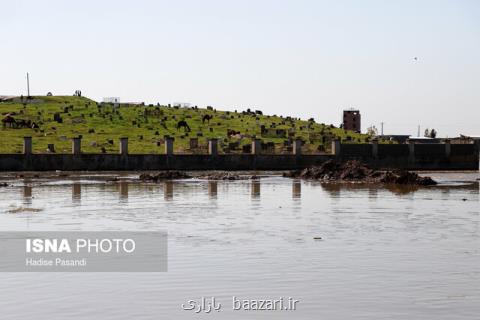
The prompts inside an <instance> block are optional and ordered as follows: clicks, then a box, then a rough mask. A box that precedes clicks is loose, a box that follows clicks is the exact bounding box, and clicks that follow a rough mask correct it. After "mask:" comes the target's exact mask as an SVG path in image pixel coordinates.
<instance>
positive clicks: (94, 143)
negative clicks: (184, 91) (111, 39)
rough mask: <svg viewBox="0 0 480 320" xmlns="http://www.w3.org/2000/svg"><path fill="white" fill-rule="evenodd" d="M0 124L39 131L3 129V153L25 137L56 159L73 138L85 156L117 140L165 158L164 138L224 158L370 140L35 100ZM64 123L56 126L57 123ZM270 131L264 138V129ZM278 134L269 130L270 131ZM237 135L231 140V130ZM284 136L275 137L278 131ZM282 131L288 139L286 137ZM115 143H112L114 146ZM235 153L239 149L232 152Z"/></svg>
mask: <svg viewBox="0 0 480 320" xmlns="http://www.w3.org/2000/svg"><path fill="white" fill-rule="evenodd" d="M0 113H1V114H2V118H4V117H5V116H6V115H7V114H10V115H12V116H13V118H14V119H15V120H17V121H18V120H30V121H33V122H35V123H37V124H38V126H39V128H37V129H31V128H10V127H8V126H7V127H6V128H5V127H3V126H2V127H1V128H0V153H20V152H21V150H22V144H23V137H24V136H32V137H33V149H34V152H38V153H43V152H46V149H47V145H48V144H54V145H55V149H56V152H57V153H70V152H71V138H73V137H76V136H79V135H81V136H82V151H83V152H87V153H101V152H102V151H103V152H107V153H118V143H119V142H118V139H119V138H120V137H128V138H129V152H130V153H163V152H164V145H163V137H164V136H165V135H170V136H172V137H174V138H175V151H176V152H204V151H205V150H206V144H207V139H208V138H218V139H219V147H220V148H219V149H220V152H224V151H228V150H226V148H227V146H228V145H229V144H230V146H231V147H232V148H231V150H230V151H229V152H242V150H241V148H242V146H243V145H247V144H250V143H251V139H252V138H253V137H257V138H261V139H262V140H263V141H264V142H265V143H266V142H271V143H272V142H273V143H274V145H275V152H278V153H280V152H288V149H287V147H285V144H288V143H286V141H288V139H289V138H290V139H292V138H296V137H300V138H302V140H303V141H305V145H304V147H303V149H304V150H303V152H309V153H313V152H319V151H320V152H321V151H329V150H330V146H331V141H332V140H333V139H334V138H335V137H339V138H341V139H342V141H343V143H349V142H351V143H365V142H367V141H368V139H369V136H367V135H364V134H357V133H354V132H351V131H345V130H343V129H340V128H335V127H333V126H331V125H325V124H321V123H316V122H313V121H307V120H299V119H291V118H290V117H281V116H277V115H273V116H268V115H263V114H256V113H255V112H254V110H252V111H251V112H247V111H243V112H242V110H238V112H232V111H230V112H228V111H219V110H214V109H212V108H210V107H208V108H196V107H193V108H181V107H169V106H157V105H128V104H121V105H120V106H119V107H117V108H115V107H114V106H113V105H112V104H106V103H97V102H95V101H93V100H90V99H88V98H84V97H72V96H36V97H33V99H31V100H29V101H28V103H26V102H25V100H21V99H20V98H15V99H13V100H12V101H6V102H1V103H0ZM206 114H208V115H211V116H213V119H212V120H210V122H209V123H207V122H205V123H202V116H203V115H206ZM55 117H57V118H61V120H59V119H57V120H58V121H55V120H54V118H55ZM180 120H185V121H186V122H187V123H188V125H189V126H190V128H191V131H190V132H184V130H183V129H180V130H177V128H176V125H177V123H178V121H180ZM262 125H263V126H265V128H270V129H267V130H269V131H268V132H264V133H263V135H262V132H261V131H262V130H261V126H262ZM272 126H273V127H275V128H271V127H272ZM229 129H230V130H235V131H239V132H240V134H239V135H235V136H231V137H229V136H227V130H229ZM277 129H278V130H279V133H280V135H278V136H277V135H276V132H275V130H277ZM282 130H284V133H285V135H284V136H283V137H282V132H283V131H282ZM190 138H198V143H199V146H200V148H198V149H195V150H190V144H189V141H190ZM112 140H113V141H112ZM233 147H235V148H233Z"/></svg>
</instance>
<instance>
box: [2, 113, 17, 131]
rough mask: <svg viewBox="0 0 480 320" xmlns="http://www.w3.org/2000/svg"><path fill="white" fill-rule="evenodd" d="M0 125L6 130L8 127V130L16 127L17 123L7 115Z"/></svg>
mask: <svg viewBox="0 0 480 320" xmlns="http://www.w3.org/2000/svg"><path fill="white" fill-rule="evenodd" d="M2 124H3V127H4V128H6V127H7V126H9V127H10V128H14V127H16V126H17V121H16V120H15V118H13V117H12V116H10V115H7V116H6V117H5V118H3V119H2Z"/></svg>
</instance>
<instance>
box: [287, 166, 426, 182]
mask: <svg viewBox="0 0 480 320" xmlns="http://www.w3.org/2000/svg"><path fill="white" fill-rule="evenodd" d="M283 176H284V177H290V178H301V179H313V180H321V181H331V182H370V183H375V182H376V183H388V184H408V185H422V186H426V185H434V184H436V182H435V181H434V180H433V179H432V178H430V177H420V176H419V175H418V174H416V173H414V172H409V171H404V170H395V171H378V170H373V169H371V168H369V167H368V166H366V165H365V164H363V163H361V162H359V161H356V160H350V161H347V162H345V163H340V162H336V161H333V160H329V161H327V162H325V163H323V164H322V165H321V166H318V167H311V168H307V169H304V170H296V171H290V172H286V173H284V175H283Z"/></svg>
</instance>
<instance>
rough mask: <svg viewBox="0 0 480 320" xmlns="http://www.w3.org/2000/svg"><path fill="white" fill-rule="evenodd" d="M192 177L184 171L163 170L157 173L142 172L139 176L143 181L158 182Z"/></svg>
mask: <svg viewBox="0 0 480 320" xmlns="http://www.w3.org/2000/svg"><path fill="white" fill-rule="evenodd" d="M188 178H191V176H189V175H188V174H186V173H185V172H183V171H174V170H169V171H161V172H158V173H156V174H149V173H142V174H141V175H140V177H139V179H140V180H142V181H153V182H158V181H162V180H175V179H188Z"/></svg>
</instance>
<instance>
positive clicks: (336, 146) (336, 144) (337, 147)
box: [332, 139, 342, 157]
mask: <svg viewBox="0 0 480 320" xmlns="http://www.w3.org/2000/svg"><path fill="white" fill-rule="evenodd" d="M341 148H342V142H341V141H340V139H335V140H333V141H332V154H333V155H335V156H337V157H339V156H340V152H341Z"/></svg>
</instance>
